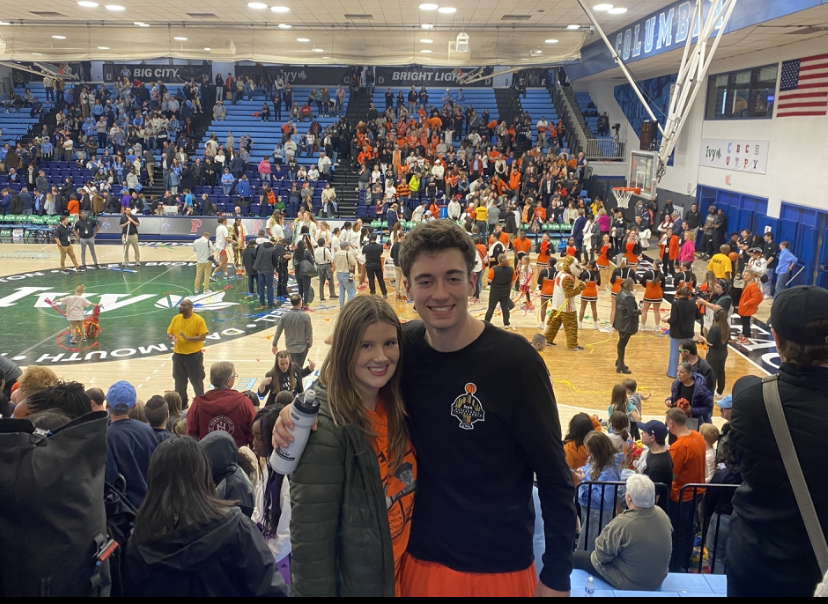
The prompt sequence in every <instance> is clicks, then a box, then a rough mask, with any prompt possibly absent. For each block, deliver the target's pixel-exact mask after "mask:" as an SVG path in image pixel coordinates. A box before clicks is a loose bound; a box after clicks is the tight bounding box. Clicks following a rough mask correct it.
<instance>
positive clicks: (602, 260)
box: [595, 233, 612, 284]
mask: <svg viewBox="0 0 828 604" xmlns="http://www.w3.org/2000/svg"><path fill="white" fill-rule="evenodd" d="M610 250H612V244H611V243H610V236H609V235H608V234H606V233H605V234H604V235H603V236H602V237H601V243H600V244H599V245H598V257H597V258H596V259H595V263H596V264H597V265H598V270H599V271H601V280H602V281H603V282H604V283H607V284H608V283H609V276H608V275H607V273H608V272H609V266H610V260H609V253H610Z"/></svg>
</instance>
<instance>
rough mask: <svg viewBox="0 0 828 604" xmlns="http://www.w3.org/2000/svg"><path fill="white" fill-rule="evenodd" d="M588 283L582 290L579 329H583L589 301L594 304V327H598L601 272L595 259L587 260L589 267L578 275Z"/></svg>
mask: <svg viewBox="0 0 828 604" xmlns="http://www.w3.org/2000/svg"><path fill="white" fill-rule="evenodd" d="M578 278H579V279H580V280H581V281H583V282H584V284H586V287H585V288H584V291H582V292H581V315H580V316H579V317H578V329H583V328H584V326H583V323H584V313H586V307H587V303H589V304H590V305H592V329H598V286H599V285H601V273H600V272H598V264H597V263H596V262H595V260H590V261H589V262H587V268H586V270H585V271H583V272H582V273H581V276H580V277H578Z"/></svg>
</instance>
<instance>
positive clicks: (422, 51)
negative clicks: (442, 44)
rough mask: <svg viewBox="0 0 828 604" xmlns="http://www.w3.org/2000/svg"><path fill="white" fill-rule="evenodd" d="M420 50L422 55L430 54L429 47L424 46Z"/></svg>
mask: <svg viewBox="0 0 828 604" xmlns="http://www.w3.org/2000/svg"><path fill="white" fill-rule="evenodd" d="M420 52H421V53H423V54H424V55H430V54H431V51H430V50H429V49H427V48H424V49H423V50H421V51H420Z"/></svg>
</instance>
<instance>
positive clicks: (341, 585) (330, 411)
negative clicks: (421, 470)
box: [290, 296, 417, 596]
mask: <svg viewBox="0 0 828 604" xmlns="http://www.w3.org/2000/svg"><path fill="white" fill-rule="evenodd" d="M402 337H403V335H402V326H401V325H400V321H399V318H398V317H397V313H396V312H395V311H394V310H393V309H392V308H391V306H389V305H388V303H387V302H385V301H384V300H382V299H381V298H379V297H377V296H359V297H357V298H354V299H353V300H351V301H350V302H348V304H346V305H345V307H344V308H343V310H342V311H341V313H340V315H339V317H338V319H337V322H336V325H335V326H334V332H333V337H332V342H331V349H330V351H329V353H328V356H327V357H326V358H325V361H324V363H323V364H322V369H321V371H320V375H319V380H317V382H316V383H315V384H314V386H313V389H314V391H315V392H316V400H317V401H318V402H319V416H318V429H317V430H316V432H312V433H311V435H310V438H309V440H308V444H307V448H306V449H305V451H304V454H303V455H302V459H301V461H300V462H299V466H298V467H297V468H296V471H295V472H294V473H293V474H292V475H291V500H292V508H291V513H292V517H291V523H290V532H291V542H292V547H291V556H292V558H291V572H292V579H293V580H292V588H293V593H294V595H297V596H393V595H395V593H396V591H397V590H396V587H395V584H396V581H395V573H396V574H398V573H399V563H400V560H401V558H402V555H403V554H404V553H405V550H406V547H407V545H408V536H409V531H410V526H411V524H410V522H411V513H412V511H413V506H414V490H415V486H416V480H417V461H416V459H415V457H414V451H413V449H412V447H411V442H410V440H409V437H408V430H407V427H406V422H405V408H404V406H403V400H402V396H401V394H400V377H401V376H400V368H401V362H402V359H401V355H402Z"/></svg>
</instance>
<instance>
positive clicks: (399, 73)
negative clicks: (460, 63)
mask: <svg viewBox="0 0 828 604" xmlns="http://www.w3.org/2000/svg"><path fill="white" fill-rule="evenodd" d="M474 69H477V68H476V67H466V68H464V71H465V72H467V73H468V72H471V71H472V70H474ZM487 69H488V70H489V72H490V73H491V71H492V68H491V67H489V68H487ZM461 73H462V72H461V71H460V70H459V69H452V68H450V67H419V66H417V65H412V66H409V67H377V68H376V74H377V82H376V85H377V87H384V88H388V87H389V86H390V87H394V86H416V87H417V88H420V87H421V86H425V87H426V88H428V87H434V86H437V87H443V86H445V87H447V88H451V87H458V86H459V87H461V88H491V87H492V78H491V77H488V78H486V79H485V80H480V81H479V82H475V83H473V84H463V85H462V86H460V85H459V84H457V79H458V78H459V77H461Z"/></svg>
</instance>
